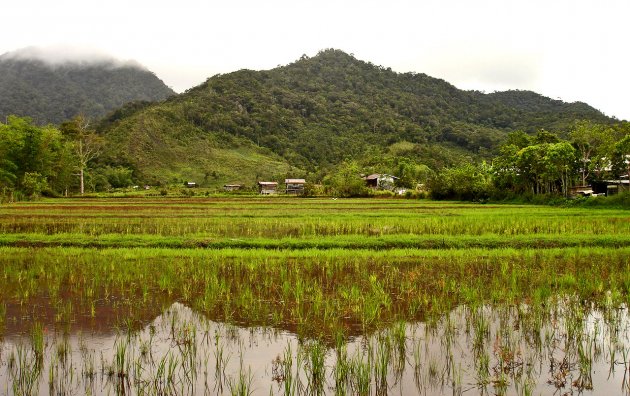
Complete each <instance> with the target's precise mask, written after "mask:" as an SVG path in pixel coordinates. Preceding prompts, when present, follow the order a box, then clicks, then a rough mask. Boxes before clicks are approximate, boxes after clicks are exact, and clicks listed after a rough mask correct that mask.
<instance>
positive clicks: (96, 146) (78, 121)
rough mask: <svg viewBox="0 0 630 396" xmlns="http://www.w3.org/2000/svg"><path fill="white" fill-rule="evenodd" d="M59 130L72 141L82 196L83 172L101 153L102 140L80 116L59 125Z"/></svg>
mask: <svg viewBox="0 0 630 396" xmlns="http://www.w3.org/2000/svg"><path fill="white" fill-rule="evenodd" d="M61 130H62V131H63V133H64V134H65V135H66V137H67V138H68V139H69V140H70V141H72V144H73V147H74V153H75V155H76V168H77V171H78V172H79V173H78V176H79V185H80V187H79V191H80V193H81V195H83V194H84V193H85V172H86V171H87V169H88V165H89V163H90V161H92V160H93V159H95V158H96V157H98V156H99V154H100V153H101V148H102V147H103V139H102V138H101V137H100V136H99V135H97V134H96V133H95V132H94V131H93V130H92V129H91V128H90V122H89V120H88V119H87V118H86V117H84V116H82V115H79V116H77V117H75V118H73V119H72V120H71V121H68V122H65V123H63V124H61Z"/></svg>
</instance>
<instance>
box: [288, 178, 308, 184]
mask: <svg viewBox="0 0 630 396" xmlns="http://www.w3.org/2000/svg"><path fill="white" fill-rule="evenodd" d="M284 182H285V184H305V183H306V180H304V179H284Z"/></svg>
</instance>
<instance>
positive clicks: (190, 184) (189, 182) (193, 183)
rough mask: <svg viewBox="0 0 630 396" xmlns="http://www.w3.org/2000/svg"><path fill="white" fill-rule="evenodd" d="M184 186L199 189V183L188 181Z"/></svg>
mask: <svg viewBox="0 0 630 396" xmlns="http://www.w3.org/2000/svg"><path fill="white" fill-rule="evenodd" d="M184 186H186V187H188V188H196V187H197V183H195V182H191V181H187V182H185V183H184Z"/></svg>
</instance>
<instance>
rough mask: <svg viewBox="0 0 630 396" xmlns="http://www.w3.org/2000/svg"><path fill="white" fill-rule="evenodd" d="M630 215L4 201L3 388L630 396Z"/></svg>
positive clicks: (229, 202)
mask: <svg viewBox="0 0 630 396" xmlns="http://www.w3.org/2000/svg"><path fill="white" fill-rule="evenodd" d="M629 236H630V216H628V214H627V213H626V212H624V211H621V210H608V209H605V210H604V209H601V210H600V209H598V210H585V209H575V208H547V207H534V206H514V205H497V206H485V205H460V204H455V203H449V204H442V203H435V202H426V201H423V202H419V201H405V200H372V199H370V200H335V201H332V200H324V199H316V200H300V199H268V200H263V199H253V198H248V199H222V200H213V199H189V200H186V199H181V200H180V199H173V200H169V199H164V200H159V199H154V200H151V201H149V200H143V199H118V200H106V199H102V200H71V199H66V200H58V201H55V200H50V201H42V202H38V203H28V204H12V205H4V206H2V207H0V395H206V394H207V395H415V394H419V395H458V394H469V395H477V394H488V395H495V394H499V395H502V394H506V395H540V394H542V395H547V394H557V395H565V394H592V395H597V394H630V378H629V376H630V371H629V370H630V338H629V337H630V329H629V325H630V322H629V319H630V318H629V315H628V309H627V307H628V306H629V303H630V301H629V300H630V237H629Z"/></svg>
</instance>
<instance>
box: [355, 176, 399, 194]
mask: <svg viewBox="0 0 630 396" xmlns="http://www.w3.org/2000/svg"><path fill="white" fill-rule="evenodd" d="M363 180H365V184H366V185H367V186H368V187H369V188H373V189H375V190H390V191H393V190H394V183H395V182H396V180H398V177H396V176H392V175H388V174H384V173H374V174H372V175H368V176H365V177H364V178H363Z"/></svg>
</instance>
